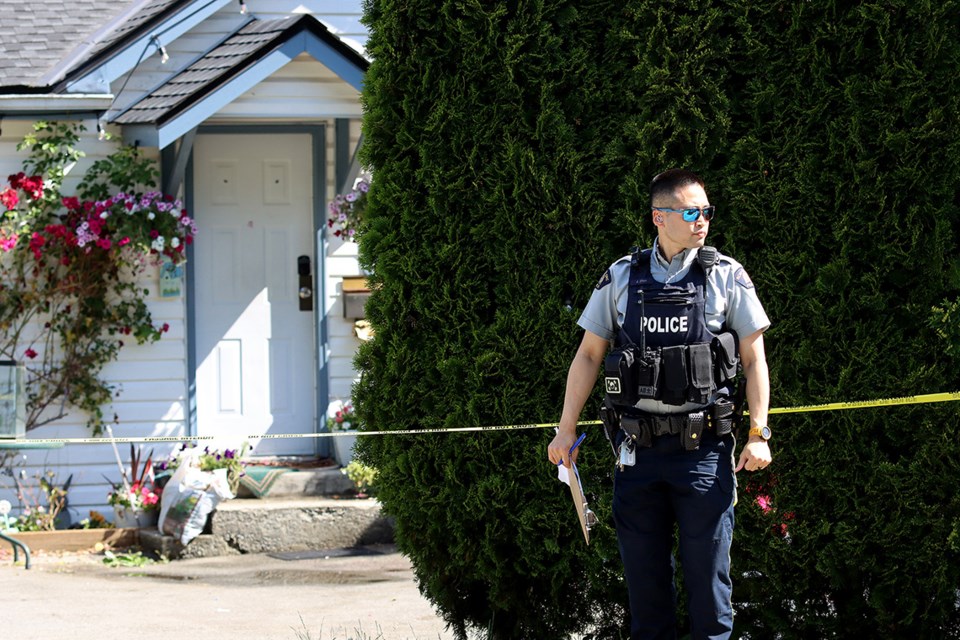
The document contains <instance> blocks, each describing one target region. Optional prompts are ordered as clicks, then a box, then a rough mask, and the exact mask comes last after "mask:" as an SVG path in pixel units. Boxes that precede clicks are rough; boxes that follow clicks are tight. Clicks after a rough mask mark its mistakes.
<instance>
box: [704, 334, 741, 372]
mask: <svg viewBox="0 0 960 640" xmlns="http://www.w3.org/2000/svg"><path fill="white" fill-rule="evenodd" d="M711 346H712V347H713V358H714V360H713V363H714V375H715V376H716V381H717V384H718V385H720V384H722V383H724V382H726V381H727V380H732V379H733V378H734V376H736V375H737V364H738V363H739V362H740V358H739V356H738V355H737V334H735V333H733V332H732V331H725V332H724V333H721V334H720V335H718V336H717V337H716V338H714V339H713V344H712V345H711Z"/></svg>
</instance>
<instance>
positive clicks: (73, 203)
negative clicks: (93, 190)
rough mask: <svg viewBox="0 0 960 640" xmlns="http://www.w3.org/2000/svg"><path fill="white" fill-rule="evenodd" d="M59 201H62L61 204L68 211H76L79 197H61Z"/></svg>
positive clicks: (78, 205) (78, 206)
mask: <svg viewBox="0 0 960 640" xmlns="http://www.w3.org/2000/svg"><path fill="white" fill-rule="evenodd" d="M60 202H62V203H63V206H64V207H65V208H66V209H67V210H69V211H76V210H77V209H79V208H80V199H79V198H75V197H70V198H62V199H61V200H60Z"/></svg>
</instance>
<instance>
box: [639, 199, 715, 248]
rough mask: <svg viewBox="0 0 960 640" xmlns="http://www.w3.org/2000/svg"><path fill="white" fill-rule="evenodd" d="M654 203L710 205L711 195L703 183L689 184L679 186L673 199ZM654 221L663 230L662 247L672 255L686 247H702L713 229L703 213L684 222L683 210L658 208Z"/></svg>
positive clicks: (691, 205)
mask: <svg viewBox="0 0 960 640" xmlns="http://www.w3.org/2000/svg"><path fill="white" fill-rule="evenodd" d="M654 204H655V205H656V206H658V207H665V208H668V209H686V208H688V207H706V206H709V205H710V200H708V199H707V193H706V192H705V191H704V190H703V187H701V186H700V185H698V184H689V185H687V186H685V187H682V188H680V189H677V190H676V191H675V192H674V197H673V198H672V199H669V200H666V201H665V202H659V201H658V202H655V203H654ZM653 223H654V225H656V227H657V229H658V230H659V234H660V235H659V237H660V245H661V247H663V249H664V251H665V252H666V253H667V255H668V257H671V258H672V257H673V256H674V255H676V254H677V253H679V252H681V251H683V250H684V249H694V248H699V247H702V246H703V243H704V242H705V241H706V239H707V231H709V229H710V223H709V222H707V221H706V220H704V218H703V216H702V215H701V216H699V217H698V218H697V219H696V220H694V221H693V222H684V220H683V216H682V215H681V214H679V213H674V212H667V211H656V210H654V211H653Z"/></svg>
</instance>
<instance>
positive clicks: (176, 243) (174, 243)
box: [170, 237, 180, 249]
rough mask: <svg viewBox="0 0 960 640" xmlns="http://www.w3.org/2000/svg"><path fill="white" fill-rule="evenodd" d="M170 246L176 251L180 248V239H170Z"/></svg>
mask: <svg viewBox="0 0 960 640" xmlns="http://www.w3.org/2000/svg"><path fill="white" fill-rule="evenodd" d="M170 246H171V247H173V248H174V249H176V248H177V247H179V246H180V238H177V237H173V238H170Z"/></svg>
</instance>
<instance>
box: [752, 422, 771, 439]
mask: <svg viewBox="0 0 960 640" xmlns="http://www.w3.org/2000/svg"><path fill="white" fill-rule="evenodd" d="M749 435H751V436H760V437H761V438H763V440H764V441H767V440H769V439H770V435H771V433H770V427H768V426H767V425H763V426H762V427H750V434H749Z"/></svg>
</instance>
